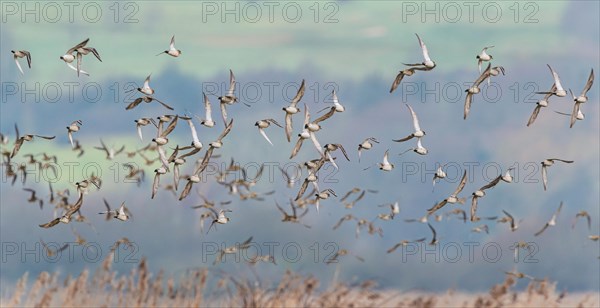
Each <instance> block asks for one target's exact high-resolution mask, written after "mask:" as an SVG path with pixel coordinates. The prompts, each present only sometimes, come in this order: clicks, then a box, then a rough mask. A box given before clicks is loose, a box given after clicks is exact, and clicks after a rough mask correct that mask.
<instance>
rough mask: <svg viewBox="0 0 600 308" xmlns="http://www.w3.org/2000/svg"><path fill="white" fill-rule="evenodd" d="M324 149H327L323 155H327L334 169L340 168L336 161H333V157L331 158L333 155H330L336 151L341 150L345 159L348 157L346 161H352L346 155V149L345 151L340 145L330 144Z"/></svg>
mask: <svg viewBox="0 0 600 308" xmlns="http://www.w3.org/2000/svg"><path fill="white" fill-rule="evenodd" d="M323 148H324V149H325V151H324V152H323V154H325V157H327V158H328V159H329V161H330V162H331V164H332V165H333V167H335V169H338V166H337V164H336V163H335V161H334V160H333V157H331V154H330V153H331V152H334V151H337V150H338V149H340V150H341V151H342V154H344V157H346V160H348V161H350V158H349V157H348V154H347V153H346V149H344V146H342V145H341V144H339V143H328V144H326V145H325V146H324V147H323Z"/></svg>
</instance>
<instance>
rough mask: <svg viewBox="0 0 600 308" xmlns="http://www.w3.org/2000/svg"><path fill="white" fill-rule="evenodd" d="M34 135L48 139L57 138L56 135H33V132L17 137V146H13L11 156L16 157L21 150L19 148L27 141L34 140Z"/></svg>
mask: <svg viewBox="0 0 600 308" xmlns="http://www.w3.org/2000/svg"><path fill="white" fill-rule="evenodd" d="M34 137H38V138H42V139H46V140H52V139H54V138H56V136H41V135H32V134H28V135H24V136H22V137H19V138H18V139H17V141H16V142H15V147H14V148H13V150H12V153H11V154H10V158H13V157H15V155H17V153H18V152H19V150H20V149H21V146H23V143H24V142H25V141H33V138H34Z"/></svg>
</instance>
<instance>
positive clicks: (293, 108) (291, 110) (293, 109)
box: [282, 79, 305, 142]
mask: <svg viewBox="0 0 600 308" xmlns="http://www.w3.org/2000/svg"><path fill="white" fill-rule="evenodd" d="M304 90H305V85H304V79H302V83H301V84H300V88H298V92H296V96H294V98H293V99H292V101H291V102H290V105H289V106H287V107H283V108H282V109H283V111H285V136H286V137H287V140H288V142H290V141H291V138H292V130H293V127H292V115H294V114H296V113H298V112H300V108H298V102H300V100H301V99H302V97H303V96H304Z"/></svg>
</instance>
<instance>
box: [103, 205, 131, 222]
mask: <svg viewBox="0 0 600 308" xmlns="http://www.w3.org/2000/svg"><path fill="white" fill-rule="evenodd" d="M128 212H129V211H128V210H127V208H125V202H123V203H121V206H120V207H119V209H118V210H113V211H105V212H100V213H98V214H101V215H106V214H112V215H114V216H113V218H116V219H118V220H120V221H127V220H129V215H127V214H128Z"/></svg>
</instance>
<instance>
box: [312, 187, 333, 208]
mask: <svg viewBox="0 0 600 308" xmlns="http://www.w3.org/2000/svg"><path fill="white" fill-rule="evenodd" d="M331 195H333V196H335V197H337V195H336V194H335V192H334V191H333V190H332V189H331V188H327V189H325V190H322V191H321V192H318V193H316V194H315V197H316V203H315V205H316V207H317V213H318V212H319V200H326V199H327V198H329V197H330V196H331Z"/></svg>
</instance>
